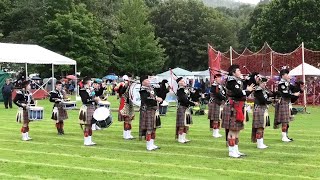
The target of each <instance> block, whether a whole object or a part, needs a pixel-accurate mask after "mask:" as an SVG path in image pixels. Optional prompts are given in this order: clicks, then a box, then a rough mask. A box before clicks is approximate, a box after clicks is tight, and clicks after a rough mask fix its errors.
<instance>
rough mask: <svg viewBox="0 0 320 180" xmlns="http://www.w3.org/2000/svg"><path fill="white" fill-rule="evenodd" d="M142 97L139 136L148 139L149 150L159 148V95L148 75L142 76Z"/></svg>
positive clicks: (147, 146)
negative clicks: (156, 143) (157, 130)
mask: <svg viewBox="0 0 320 180" xmlns="http://www.w3.org/2000/svg"><path fill="white" fill-rule="evenodd" d="M140 82H141V85H142V86H141V89H140V91H139V93H140V97H141V106H140V119H139V138H140V140H141V139H142V137H145V139H146V148H147V150H148V151H152V150H156V149H159V147H158V146H156V145H155V138H156V129H157V128H158V127H159V126H160V125H161V123H160V116H159V112H158V108H159V107H158V102H157V96H156V93H155V90H154V88H153V87H152V86H151V84H150V81H149V80H148V76H141V77H140Z"/></svg>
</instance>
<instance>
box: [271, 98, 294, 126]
mask: <svg viewBox="0 0 320 180" xmlns="http://www.w3.org/2000/svg"><path fill="white" fill-rule="evenodd" d="M290 102H291V100H290V99H284V98H281V100H280V102H277V103H276V105H275V112H274V128H275V129H276V128H279V124H282V123H284V124H289V122H290V121H293V117H292V116H291V111H290V107H289V106H290Z"/></svg>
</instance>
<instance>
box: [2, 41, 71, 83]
mask: <svg viewBox="0 0 320 180" xmlns="http://www.w3.org/2000/svg"><path fill="white" fill-rule="evenodd" d="M0 62H7V63H21V64H25V71H26V75H27V77H28V64H51V65H52V78H54V65H74V66H75V74H76V72H77V62H76V61H75V60H72V59H70V58H68V57H65V56H62V55H60V54H58V53H55V52H53V51H50V50H48V49H45V48H43V47H40V46H38V45H31V44H12V43H0ZM76 84H77V82H76Z"/></svg>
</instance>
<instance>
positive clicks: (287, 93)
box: [274, 69, 300, 142]
mask: <svg viewBox="0 0 320 180" xmlns="http://www.w3.org/2000/svg"><path fill="white" fill-rule="evenodd" d="M280 78H281V80H280V81H279V84H278V94H279V96H280V100H279V101H278V102H277V103H276V105H275V112H274V113H275V116H274V129H277V128H279V126H280V125H281V127H282V139H281V140H282V141H283V142H291V141H292V139H290V138H288V129H289V122H290V121H292V120H293V117H292V116H291V110H290V109H292V105H291V98H295V97H297V96H299V95H300V92H295V93H292V91H291V90H292V89H291V88H290V87H291V86H292V85H290V76H289V70H287V69H282V70H281V71H280Z"/></svg>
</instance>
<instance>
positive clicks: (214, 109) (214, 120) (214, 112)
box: [208, 74, 227, 138]
mask: <svg viewBox="0 0 320 180" xmlns="http://www.w3.org/2000/svg"><path fill="white" fill-rule="evenodd" d="M226 100H227V94H226V88H225V87H224V86H223V85H222V79H221V74H215V75H214V82H213V83H212V85H211V88H210V99H209V103H208V110H209V111H208V119H209V122H210V123H209V125H210V126H209V127H210V129H212V131H213V132H212V136H213V137H215V138H220V137H222V135H221V134H220V133H219V129H220V122H221V111H222V109H223V106H224V103H225V101H226Z"/></svg>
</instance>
